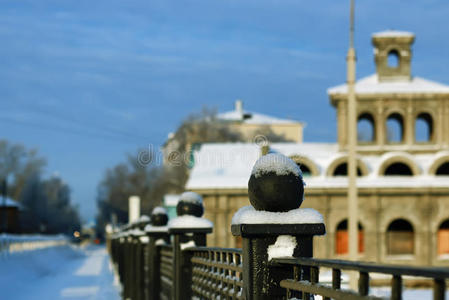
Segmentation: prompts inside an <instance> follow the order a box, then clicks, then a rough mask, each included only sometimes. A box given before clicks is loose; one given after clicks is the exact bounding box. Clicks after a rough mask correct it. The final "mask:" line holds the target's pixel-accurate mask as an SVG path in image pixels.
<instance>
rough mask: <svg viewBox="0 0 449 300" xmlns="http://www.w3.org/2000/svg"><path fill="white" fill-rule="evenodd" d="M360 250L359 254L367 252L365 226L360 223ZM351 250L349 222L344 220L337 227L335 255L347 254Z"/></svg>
mask: <svg viewBox="0 0 449 300" xmlns="http://www.w3.org/2000/svg"><path fill="white" fill-rule="evenodd" d="M358 249H359V253H363V252H364V251H365V245H364V235H363V226H362V224H360V222H358ZM348 250H349V235H348V220H347V219H344V220H342V221H341V222H340V223H338V225H337V230H336V233H335V253H336V254H347V253H348Z"/></svg>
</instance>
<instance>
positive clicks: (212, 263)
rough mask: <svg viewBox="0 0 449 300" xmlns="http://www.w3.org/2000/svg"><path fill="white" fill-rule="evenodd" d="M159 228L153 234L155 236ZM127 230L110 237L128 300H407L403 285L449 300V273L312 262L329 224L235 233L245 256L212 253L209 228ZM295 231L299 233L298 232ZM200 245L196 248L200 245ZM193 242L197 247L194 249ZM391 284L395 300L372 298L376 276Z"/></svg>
mask: <svg viewBox="0 0 449 300" xmlns="http://www.w3.org/2000/svg"><path fill="white" fill-rule="evenodd" d="M152 228H153V229H152ZM154 228H155V226H150V228H149V229H148V227H147V229H148V230H145V231H143V230H139V229H129V228H128V229H127V230H124V231H122V232H120V233H116V234H114V235H112V236H111V237H110V245H111V246H110V253H111V257H112V260H113V262H114V265H115V267H116V270H117V273H118V275H119V278H120V281H121V283H122V286H123V299H132V300H150V299H168V300H171V299H295V298H296V299H307V300H309V299H312V298H311V295H320V296H322V297H323V299H326V300H327V299H348V300H350V299H395V300H396V299H403V288H402V287H403V278H404V276H412V277H418V278H425V279H428V280H431V281H433V299H438V300H442V299H445V293H446V281H447V280H448V279H449V269H447V268H435V267H409V266H394V265H380V264H375V263H364V262H353V261H343V260H324V259H314V258H312V253H313V249H312V245H313V242H312V238H313V236H314V235H318V234H323V233H324V226H323V224H301V225H294V226H291V225H289V224H287V225H286V224H271V225H263V224H245V225H233V226H232V231H233V233H234V234H235V235H240V236H242V240H243V248H242V249H231V248H214V247H206V246H205V240H206V239H205V236H206V234H207V233H208V232H211V229H210V228H190V229H189V228H184V229H170V228H168V227H167V229H166V231H165V232H161V231H160V230H156V231H154ZM292 229H293V230H292ZM287 234H288V236H294V237H295V239H296V241H297V246H296V247H297V248H296V249H295V250H294V251H293V253H292V255H291V257H275V258H272V259H269V257H268V254H267V252H269V251H268V248H269V247H270V245H274V244H276V242H277V238H278V237H279V236H286V235H287ZM195 239H196V242H195V241H194V240H195ZM192 242H193V243H192ZM323 268H325V269H326V270H331V273H332V280H331V283H327V282H324V283H323V282H320V278H319V274H320V269H323ZM344 271H352V272H358V273H359V276H358V278H359V279H358V289H357V290H349V289H343V288H342V272H344ZM372 273H381V274H387V275H390V276H391V277H392V279H391V285H390V291H389V293H390V296H389V297H388V298H385V297H378V296H374V295H372V294H370V281H369V279H370V274H372Z"/></svg>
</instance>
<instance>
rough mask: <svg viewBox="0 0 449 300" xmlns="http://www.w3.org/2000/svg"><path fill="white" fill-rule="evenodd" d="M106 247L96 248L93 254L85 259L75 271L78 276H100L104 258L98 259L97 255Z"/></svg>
mask: <svg viewBox="0 0 449 300" xmlns="http://www.w3.org/2000/svg"><path fill="white" fill-rule="evenodd" d="M102 251H104V249H98V250H95V252H93V253H92V255H91V256H89V257H87V259H86V260H84V262H83V264H82V265H81V266H80V267H79V268H78V270H76V271H75V275H76V276H98V275H100V273H101V269H102V267H103V260H102V259H98V257H97V255H98V254H99V253H101V252H102Z"/></svg>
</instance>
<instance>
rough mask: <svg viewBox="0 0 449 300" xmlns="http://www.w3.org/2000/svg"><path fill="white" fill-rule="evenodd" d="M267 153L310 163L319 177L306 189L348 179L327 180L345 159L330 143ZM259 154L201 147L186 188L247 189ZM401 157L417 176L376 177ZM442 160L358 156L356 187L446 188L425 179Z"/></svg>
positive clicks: (445, 182) (234, 147) (445, 180)
mask: <svg viewBox="0 0 449 300" xmlns="http://www.w3.org/2000/svg"><path fill="white" fill-rule="evenodd" d="M270 151H271V152H274V153H281V154H284V155H286V156H300V157H304V158H306V159H307V160H309V161H312V162H313V163H314V164H315V166H316V168H317V169H318V170H319V175H318V176H310V177H305V178H304V181H305V183H306V189H311V188H312V189H313V188H332V187H335V188H343V187H346V186H347V178H346V177H340V176H327V175H326V174H327V171H328V169H330V167H331V166H332V165H333V164H335V162H336V161H337V160H339V159H341V158H344V157H346V153H344V152H339V151H338V145H337V144H329V143H274V144H271V145H270ZM260 155H261V150H260V148H259V147H258V146H257V145H254V144H243V143H227V144H203V145H202V147H201V148H200V149H199V151H196V152H195V153H194V159H195V165H194V167H193V169H192V170H191V173H190V177H189V180H188V182H187V184H186V188H187V189H189V190H197V189H246V188H247V187H248V180H249V178H250V176H251V170H252V168H253V166H254V163H255V162H256V161H257V159H258V158H259V157H260ZM394 157H400V158H404V159H408V160H410V161H412V162H413V163H414V164H415V165H416V168H417V170H419V173H420V174H419V175H415V176H397V177H395V176H388V177H384V176H379V175H378V174H379V172H380V170H381V168H382V166H383V165H384V163H386V162H387V161H391V159H392V158H394ZM439 158H441V153H432V154H409V153H405V152H399V151H397V152H388V153H385V154H383V155H362V154H359V155H358V159H360V161H361V162H362V163H363V164H364V165H365V166H366V169H367V171H368V174H367V175H366V176H363V177H360V178H359V179H358V180H357V185H358V186H359V187H367V188H368V187H404V188H410V187H449V177H448V176H433V175H428V171H429V168H430V167H431V166H432V163H433V162H435V161H436V160H437V159H439Z"/></svg>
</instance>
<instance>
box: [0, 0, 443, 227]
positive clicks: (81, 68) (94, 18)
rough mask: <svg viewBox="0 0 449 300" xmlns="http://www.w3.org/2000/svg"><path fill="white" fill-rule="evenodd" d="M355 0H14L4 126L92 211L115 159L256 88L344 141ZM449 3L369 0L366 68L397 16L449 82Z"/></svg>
mask: <svg viewBox="0 0 449 300" xmlns="http://www.w3.org/2000/svg"><path fill="white" fill-rule="evenodd" d="M348 3H349V1H335V0H323V1H302V0H285V1H280V0H276V1H275V0H257V1H256V0H254V1H245V0H225V1H222V0H216V1H206V0H190V1H185V0H177V1H172V0H151V1H150V0H146V1H143V0H142V1H141V0H126V1H125V0H97V1H91V0H90V1H85V0H77V1H75V0H39V1H36V0H10V1H7V0H0V45H1V46H0V57H1V59H0V96H1V100H0V124H1V125H0V126H1V128H2V129H3V130H2V131H1V134H0V138H6V139H8V140H10V141H13V142H20V143H23V144H25V145H26V146H28V147H35V148H38V149H39V151H40V153H41V155H43V156H45V157H46V158H47V159H48V168H47V173H48V174H51V173H53V172H58V173H59V174H60V175H61V177H62V178H63V179H64V180H66V181H67V182H68V183H69V184H70V186H71V187H72V191H73V194H72V196H73V200H74V201H75V202H76V203H79V204H80V211H81V213H82V215H83V216H84V218H85V219H86V220H87V219H90V218H92V217H93V216H94V214H95V208H96V204H95V196H96V187H97V184H98V182H99V181H100V180H101V178H102V175H103V173H104V171H105V169H106V168H107V167H111V166H113V165H114V164H116V163H118V162H120V161H123V160H124V158H125V154H126V153H132V152H134V151H135V150H136V149H137V148H139V147H147V146H148V145H149V144H152V145H156V147H157V146H159V145H161V144H162V143H163V141H164V139H165V137H166V136H167V134H168V132H170V131H173V130H175V129H176V127H177V125H179V124H180V122H181V121H182V119H183V118H184V117H185V116H186V115H187V114H189V113H191V112H196V111H199V110H200V109H201V107H202V106H203V105H207V106H209V107H216V108H217V109H218V110H220V111H225V110H230V109H232V107H233V102H234V101H235V99H242V100H243V101H244V106H245V108H247V109H249V110H254V111H258V112H261V113H266V114H271V115H274V116H277V117H288V118H293V119H297V120H301V121H304V122H306V123H307V127H306V129H305V140H306V141H322V142H333V141H335V139H336V127H335V112H334V110H333V108H332V107H331V106H330V105H329V100H328V97H327V95H326V89H327V88H328V87H331V86H333V85H337V84H340V83H343V82H344V81H345V76H346V75H345V71H346V66H345V55H346V51H347V40H348V34H347V28H348ZM447 16H449V2H448V1H447V0H438V1H437V0H426V1H413V0H412V1H395V0H377V1H368V0H363V1H356V35H355V44H356V50H357V54H358V65H357V76H358V78H360V77H362V76H366V75H369V74H371V73H373V72H374V62H373V55H372V53H373V52H372V46H371V41H370V36H371V34H372V33H373V32H376V31H381V30H385V29H397V30H406V31H412V32H415V33H416V42H415V46H414V48H413V49H414V57H413V65H412V71H413V74H415V75H419V76H422V77H426V78H428V79H431V80H436V81H439V82H443V83H449V68H448V66H449V39H448V37H449V21H448V17H447Z"/></svg>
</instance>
